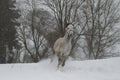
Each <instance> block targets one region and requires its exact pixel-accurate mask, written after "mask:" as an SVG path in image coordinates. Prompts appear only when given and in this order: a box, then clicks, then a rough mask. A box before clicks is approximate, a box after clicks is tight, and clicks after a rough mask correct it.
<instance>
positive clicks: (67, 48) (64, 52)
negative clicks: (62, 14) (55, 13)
mask: <svg viewBox="0 0 120 80" xmlns="http://www.w3.org/2000/svg"><path fill="white" fill-rule="evenodd" d="M65 30H66V32H65V35H64V36H63V37H61V38H58V39H57V40H56V42H55V43H54V46H53V50H54V52H55V54H56V55H57V57H58V68H59V67H60V66H61V67H64V65H65V62H66V59H67V58H68V57H69V54H70V52H71V48H72V43H71V41H72V38H73V34H74V26H73V24H69V25H68V26H67V27H66V29H65Z"/></svg>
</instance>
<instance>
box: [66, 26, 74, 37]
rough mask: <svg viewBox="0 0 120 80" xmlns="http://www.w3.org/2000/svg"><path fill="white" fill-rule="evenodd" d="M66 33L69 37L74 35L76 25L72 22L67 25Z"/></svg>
mask: <svg viewBox="0 0 120 80" xmlns="http://www.w3.org/2000/svg"><path fill="white" fill-rule="evenodd" d="M66 34H67V35H68V37H69V38H70V37H73V35H74V26H73V25H72V24H69V25H68V26H67V27H66Z"/></svg>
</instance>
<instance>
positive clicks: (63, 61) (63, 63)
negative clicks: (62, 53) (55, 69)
mask: <svg viewBox="0 0 120 80" xmlns="http://www.w3.org/2000/svg"><path fill="white" fill-rule="evenodd" d="M65 61H66V58H65V57H63V60H62V67H64V66H65Z"/></svg>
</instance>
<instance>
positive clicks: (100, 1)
mask: <svg viewBox="0 0 120 80" xmlns="http://www.w3.org/2000/svg"><path fill="white" fill-rule="evenodd" d="M119 4H120V2H118V1H115V0H43V1H41V0H23V1H19V0H17V2H16V1H15V0H1V1H0V10H1V12H0V63H13V62H15V63H17V62H23V63H24V62H38V61H40V60H41V59H43V58H48V57H50V56H52V54H53V50H52V47H53V44H54V42H55V40H56V39H57V38H59V37H61V36H63V35H64V33H65V27H66V25H67V24H68V23H73V25H74V26H75V30H76V34H75V36H74V39H73V41H72V44H73V46H72V50H71V55H70V56H72V57H74V58H76V57H75V56H76V55H77V58H78V57H79V58H83V59H100V58H105V57H107V56H113V54H112V50H111V48H112V46H114V45H115V44H117V43H118V42H119V39H120V36H119V34H120V33H119V32H120V28H119V27H116V25H117V24H118V23H119V21H120V12H119V10H120V9H119ZM41 5H42V6H44V7H46V8H40V6H41ZM23 6H24V7H23ZM78 55H79V56H78ZM115 56H117V55H115Z"/></svg>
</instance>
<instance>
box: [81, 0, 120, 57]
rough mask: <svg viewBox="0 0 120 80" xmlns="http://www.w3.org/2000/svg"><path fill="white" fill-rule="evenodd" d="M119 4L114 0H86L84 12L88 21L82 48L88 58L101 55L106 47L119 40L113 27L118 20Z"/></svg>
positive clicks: (119, 19) (119, 15)
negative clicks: (84, 42)
mask: <svg viewBox="0 0 120 80" xmlns="http://www.w3.org/2000/svg"><path fill="white" fill-rule="evenodd" d="M119 4H120V2H118V3H115V1H114V0H86V6H85V8H84V13H85V17H86V18H87V20H88V21H87V25H86V26H87V27H86V28H85V30H84V35H85V41H86V45H85V46H84V49H83V50H84V52H85V53H86V55H88V57H89V58H94V59H98V58H101V57H103V56H104V53H105V52H106V49H107V48H109V47H111V46H112V45H114V44H115V43H116V42H117V41H118V40H119V37H118V32H119V31H118V30H117V29H116V28H115V25H116V24H117V23H118V22H119V21H120V14H119Z"/></svg>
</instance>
